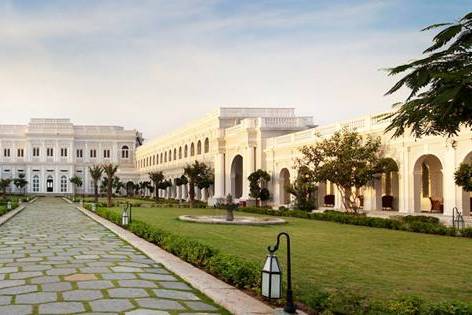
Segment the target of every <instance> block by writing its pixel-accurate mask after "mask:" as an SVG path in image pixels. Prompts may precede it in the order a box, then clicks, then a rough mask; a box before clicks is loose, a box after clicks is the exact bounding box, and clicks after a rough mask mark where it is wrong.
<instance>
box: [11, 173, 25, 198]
mask: <svg viewBox="0 0 472 315" xmlns="http://www.w3.org/2000/svg"><path fill="white" fill-rule="evenodd" d="M25 177H26V175H25V174H24V173H20V174H18V178H15V179H14V180H13V184H14V185H15V186H16V189H18V190H19V191H20V192H22V193H23V194H25V187H26V185H28V181H27V180H26V179H25Z"/></svg>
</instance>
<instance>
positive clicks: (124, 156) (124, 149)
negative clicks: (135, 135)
mask: <svg viewBox="0 0 472 315" xmlns="http://www.w3.org/2000/svg"><path fill="white" fill-rule="evenodd" d="M121 158H122V159H127V158H129V147H128V146H127V145H124V146H122V147H121Z"/></svg>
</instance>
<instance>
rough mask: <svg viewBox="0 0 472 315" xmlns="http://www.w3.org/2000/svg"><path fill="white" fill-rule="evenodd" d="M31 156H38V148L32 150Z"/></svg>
mask: <svg viewBox="0 0 472 315" xmlns="http://www.w3.org/2000/svg"><path fill="white" fill-rule="evenodd" d="M33 156H39V148H33Z"/></svg>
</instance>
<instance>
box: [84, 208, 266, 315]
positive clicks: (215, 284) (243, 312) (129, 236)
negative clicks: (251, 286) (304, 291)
mask: <svg viewBox="0 0 472 315" xmlns="http://www.w3.org/2000/svg"><path fill="white" fill-rule="evenodd" d="M76 208H77V209H78V210H79V211H81V212H82V213H83V214H85V215H86V216H88V217H89V218H91V219H93V220H94V221H96V222H98V223H100V224H101V225H103V226H104V227H106V228H107V229H109V230H110V231H112V232H113V233H115V234H116V235H117V236H118V237H120V238H121V239H123V240H124V241H126V242H128V243H129V244H131V245H132V246H134V247H136V248H137V249H139V250H140V251H142V252H143V253H145V254H146V255H147V256H148V257H149V258H151V259H152V260H154V261H155V262H157V263H160V264H162V265H164V267H166V268H167V269H169V270H170V271H172V272H173V273H175V274H177V275H178V276H179V277H181V278H182V279H184V280H185V281H186V282H188V283H189V284H190V285H192V286H193V287H194V288H196V289H198V290H199V291H201V292H202V293H203V294H205V295H206V296H208V297H209V298H211V299H212V300H213V301H215V302H216V303H217V304H219V305H221V306H223V307H224V308H225V309H227V310H228V311H230V312H231V313H233V314H236V315H248V314H267V315H268V314H274V309H273V308H271V307H270V306H268V305H266V304H264V303H262V302H261V301H259V300H257V299H255V298H253V297H251V296H249V295H247V294H246V293H244V292H242V291H240V290H238V289H237V288H235V287H233V286H231V285H229V284H227V283H225V282H223V281H221V280H219V279H217V278H215V277H214V276H212V275H210V274H208V273H206V272H204V271H203V270H201V269H198V268H197V267H194V266H192V265H191V264H189V263H187V262H185V261H183V260H181V259H180V258H178V257H176V256H174V255H172V254H170V253H168V252H166V251H165V250H163V249H161V248H160V247H158V246H156V245H154V244H152V243H150V242H148V241H146V240H144V239H142V238H140V237H138V236H136V235H135V234H133V233H131V232H130V231H128V230H126V229H123V228H122V227H120V226H118V225H116V224H114V223H112V222H110V221H108V220H106V219H104V218H102V217H100V216H98V215H97V214H95V213H93V212H91V211H89V210H87V209H85V208H83V207H80V206H77V207H76Z"/></svg>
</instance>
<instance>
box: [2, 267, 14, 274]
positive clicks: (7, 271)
mask: <svg viewBox="0 0 472 315" xmlns="http://www.w3.org/2000/svg"><path fill="white" fill-rule="evenodd" d="M17 271H18V267H1V268H0V273H10V272H17Z"/></svg>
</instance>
